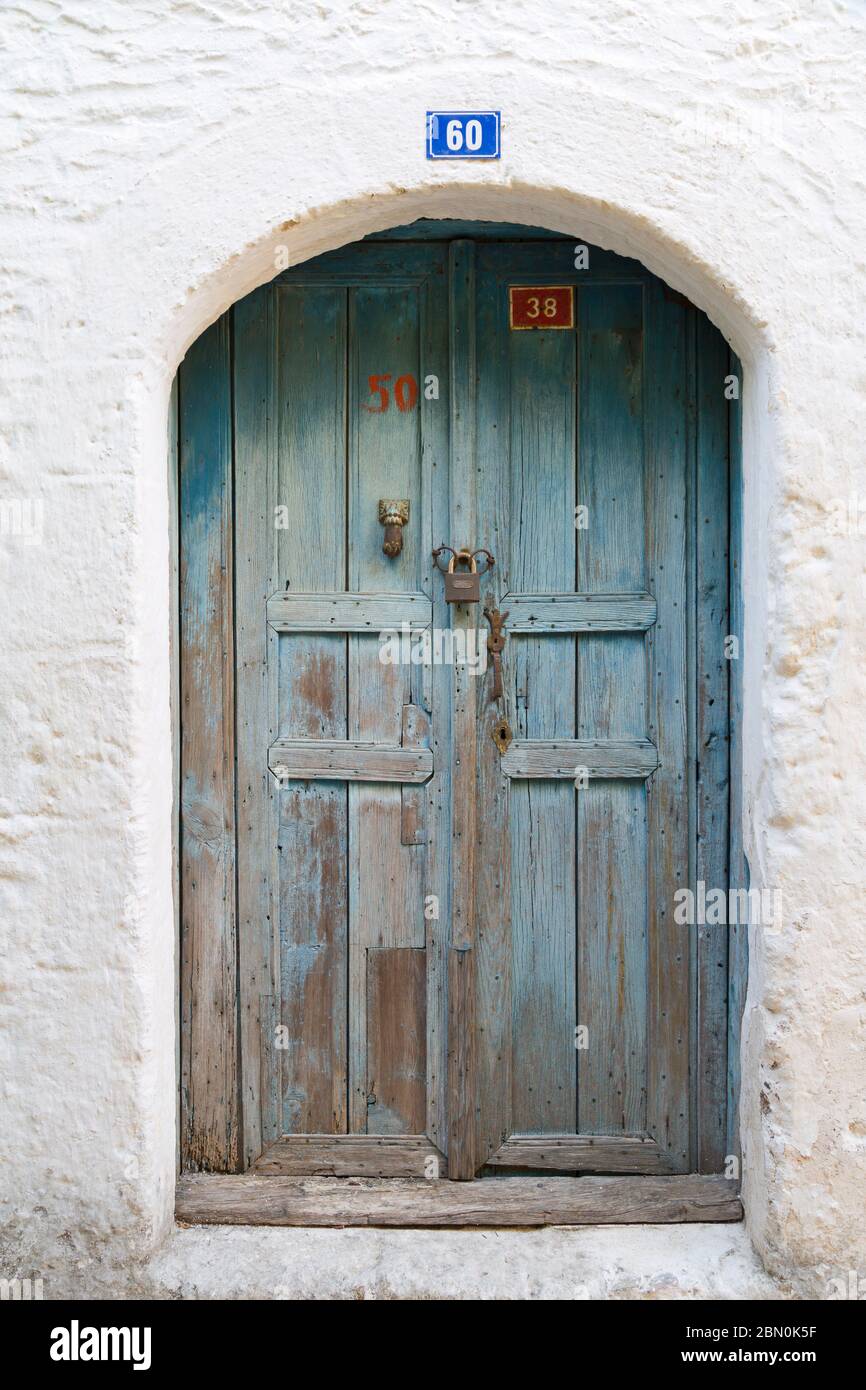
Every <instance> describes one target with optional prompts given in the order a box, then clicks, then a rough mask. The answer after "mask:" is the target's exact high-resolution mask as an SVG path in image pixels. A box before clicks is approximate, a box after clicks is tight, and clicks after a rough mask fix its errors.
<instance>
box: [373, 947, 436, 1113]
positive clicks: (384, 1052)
mask: <svg viewBox="0 0 866 1390" xmlns="http://www.w3.org/2000/svg"><path fill="white" fill-rule="evenodd" d="M426 965H427V953H426V950H425V949H424V948H423V947H413V946H403V947H397V948H395V949H375V948H374V949H371V950H368V952H367V1009H366V1012H367V1086H368V1096H369V1097H370V1099H368V1132H369V1133H370V1134H423V1133H424V1126H425V1124H426V1122H427V1047H426V1036H427V970H426Z"/></svg>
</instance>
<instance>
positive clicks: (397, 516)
mask: <svg viewBox="0 0 866 1390" xmlns="http://www.w3.org/2000/svg"><path fill="white" fill-rule="evenodd" d="M408 520H409V499H408V498H406V497H403V498H401V499H399V500H395V499H393V498H387V497H380V498H379V521H380V523H381V524H382V525H383V526H384V527H385V539H384V541H383V542H382V549H383V550H384V552H385V554H386V555H389V556H390V557H391V559H392V560H393V559H395V558H396V556H398V555H399V554H400V551H401V550H402V549H403V527H404V526H405V525H406V523H407V522H408Z"/></svg>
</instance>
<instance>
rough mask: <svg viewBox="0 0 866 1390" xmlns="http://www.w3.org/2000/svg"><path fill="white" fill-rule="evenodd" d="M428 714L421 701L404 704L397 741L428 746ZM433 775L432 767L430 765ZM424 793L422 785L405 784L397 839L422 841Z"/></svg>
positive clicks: (410, 842) (424, 838) (424, 835)
mask: <svg viewBox="0 0 866 1390" xmlns="http://www.w3.org/2000/svg"><path fill="white" fill-rule="evenodd" d="M430 737H431V728H430V716H429V714H428V713H427V711H426V710H425V709H423V708H422V706H421V705H404V706H403V731H402V736H401V739H400V742H401V744H402V746H403V747H404V748H426V749H429V747H430ZM431 776H432V767H431ZM427 796H428V793H427V792H426V791H425V790H423V789H422V788H421V787H417V786H411V785H409V784H406V785H404V786H403V787H402V788H401V791H400V843H401V845H425V844H427V842H428V833H427V815H426V812H427Z"/></svg>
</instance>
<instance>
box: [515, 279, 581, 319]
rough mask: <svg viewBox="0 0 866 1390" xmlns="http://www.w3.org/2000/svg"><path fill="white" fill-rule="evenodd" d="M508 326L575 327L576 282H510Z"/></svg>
mask: <svg viewBox="0 0 866 1390" xmlns="http://www.w3.org/2000/svg"><path fill="white" fill-rule="evenodd" d="M508 326H509V328H574V286H573V285H509V287H508Z"/></svg>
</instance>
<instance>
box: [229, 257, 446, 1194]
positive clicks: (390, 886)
mask: <svg viewBox="0 0 866 1390" xmlns="http://www.w3.org/2000/svg"><path fill="white" fill-rule="evenodd" d="M398 260H401V261H403V262H404V264H403V265H402V266H399V265H395V263H394V259H393V258H389V261H390V266H389V271H390V274H386V275H384V277H382V265H381V257H378V258H376V257H374V258H373V264H372V265H370V266H369V270H370V273H369V274H367V273H366V267H364V266H362V267H361V270H360V274H356V275H354V276H353V275H346V274H341V273H340V272H339V271H338V270H335V268H334V267H333V266H332V267H330V268H326V269H325V273H324V275H323V278H322V280H318V279H317V278H316V274H315V272H314V273H313V274H312V276H311V277H309V278H307V279H304V278H303V276H297V277H295V279H292V278H291V277H288V278H284V279H282V280H280V281H278V282H276V283H275V285H273V286H271V287H268V288H267V289H266V290H265V291H261V292H259V294H260V295H261V296H267V297H268V298H269V324H270V328H271V338H270V343H269V344H268V346H266V347H263V346H262V344H261V343H257V344H255V345H254V344H252V343H251V342H248V341H247V340H246V339H244V340H243V341H244V343H245V347H246V349H247V351H246V353H245V354H240V355H236V363H235V374H236V394H237V396H238V398H239V399H241V400H244V401H247V400H250V399H251V397H252V390H251V388H250V384H249V378H250V377H251V376H252V375H255V376H256V388H257V389H258V390H259V391H260V395H259V398H258V402H257V404H258V406H259V410H260V411H262V412H264V413H265V414H266V416H267V418H268V419H269V420H270V421H271V422H272V425H271V435H270V439H269V443H268V449H267V450H261V449H259V450H257V451H256V452H253V451H251V450H248V447H247V443H246V441H245V440H242V439H239V440H238V441H237V451H238V459H239V465H240V467H241V469H243V471H244V475H245V477H247V476H248V475H250V474H251V473H252V471H253V469H257V470H258V480H257V481H258V489H257V490H256V489H255V488H254V487H253V485H252V482H251V481H249V482H248V484H247V492H248V495H255V496H256V498H257V506H256V509H255V512H256V515H255V522H256V523H257V524H256V525H252V524H251V523H250V518H249V517H248V518H246V520H245V526H244V544H243V547H242V550H241V551H240V552H239V554H238V574H239V578H243V577H244V576H245V575H246V574H247V573H248V572H253V571H257V570H258V569H260V568H261V561H260V556H261V554H262V553H265V554H266V553H267V552H268V551H269V549H271V548H272V549H273V562H272V564H271V566H270V570H269V572H270V574H271V576H272V580H273V582H272V587H271V591H270V593H268V594H267V595H266V599H265V604H264V606H263V605H262V603H261V600H260V599H259V600H258V601H257V603H256V619H257V621H258V622H259V623H260V624H263V627H265V628H266V630H267V636H266V637H265V639H264V643H263V645H262V646H261V647H260V648H258V649H257V652H256V656H257V658H258V660H260V661H261V662H262V664H263V666H264V667H265V668H266V670H267V677H266V680H265V681H264V682H261V681H260V680H259V674H258V673H259V666H258V662H257V661H254V662H251V663H250V664H249V665H244V666H243V667H241V668H240V669H239V672H238V684H239V688H240V692H241V699H242V703H243V702H244V696H245V694H247V693H249V692H250V691H251V690H252V688H253V686H254V685H255V684H256V683H257V682H258V683H261V684H264V685H265V686H266V693H267V699H268V708H267V711H266V713H265V714H264V716H262V711H261V700H260V701H259V704H258V710H259V717H260V727H259V738H258V757H259V759H261V758H262V756H264V759H265V764H264V765H265V768H266V770H267V784H266V785H264V786H262V785H259V786H258V788H257V790H258V797H256V795H255V791H253V792H252V793H251V795H250V798H249V801H250V804H249V806H248V808H247V813H248V824H249V825H250V827H252V825H253V822H254V820H255V819H256V817H257V818H258V820H259V822H260V823H261V824H262V825H265V824H266V825H267V826H269V827H270V831H271V845H270V847H269V849H268V850H267V851H265V850H264V849H263V847H262V840H263V838H264V837H263V834H262V833H261V832H260V833H259V836H258V843H259V853H260V856H261V857H260V862H259V866H258V872H259V874H260V875H261V873H262V868H263V866H264V865H266V866H268V867H266V868H265V873H269V872H270V867H269V866H270V864H271V863H272V864H273V866H274V882H275V884H276V890H275V892H274V894H273V899H272V901H271V905H270V908H271V910H270V912H269V914H268V917H269V920H272V921H273V924H274V930H273V935H272V943H273V945H272V949H273V955H274V960H275V963H276V964H275V978H276V980H277V982H278V983H277V984H276V986H274V987H273V988H274V995H275V997H276V998H277V999H278V1001H279V1004H278V1007H277V1008H276V1009H271V1010H270V1011H269V1010H268V1007H267V1006H266V1005H265V1006H263V1008H262V1010H261V1013H262V1027H263V1028H267V1027H269V1026H270V1024H271V1023H272V1024H273V1028H274V1033H275V1035H276V1037H277V1038H278V1041H277V1043H276V1044H275V1046H273V1047H272V1048H270V1049H267V1050H266V1053H267V1057H266V1062H265V1075H264V1077H263V1081H262V1090H263V1092H268V1091H271V1090H272V1091H275V1092H276V1100H277V1113H278V1120H277V1128H276V1133H274V1131H273V1130H271V1131H270V1135H271V1137H272V1139H273V1140H278V1138H279V1136H280V1135H285V1136H291V1135H295V1136H310V1135H321V1136H323V1137H326V1136H328V1135H331V1136H340V1135H343V1136H346V1135H352V1134H355V1135H359V1136H361V1135H365V1134H377V1133H381V1134H383V1135H397V1134H410V1133H412V1132H413V1131H414V1132H416V1133H417V1132H420V1133H422V1134H423V1133H424V1131H425V1129H427V1128H429V1127H430V1126H429V1125H428V1118H429V1116H428V1111H430V1112H431V1113H432V1114H433V1116H434V1117H435V1119H436V1124H435V1125H434V1126H433V1130H434V1131H435V1132H437V1133H438V1130H440V1129H441V1125H442V1120H441V1100H440V1099H439V1097H438V1094H437V1093H436V1088H437V1086H439V1085H440V1077H441V1067H440V1066H437V1065H436V1064H435V1059H436V1057H437V1055H438V1052H439V1051H440V1050H441V1046H442V1043H441V1039H442V1036H443V1034H444V1027H443V1025H442V1023H441V1022H440V1021H439V1020H438V1019H434V1018H432V1017H431V1013H432V1012H433V1011H434V1010H438V1011H439V1013H440V1014H441V1012H442V1009H443V1007H444V997H443V991H442V989H441V987H439V986H438V984H437V983H436V982H435V980H436V974H437V967H436V964H435V963H434V964H432V965H431V966H430V972H429V973H430V975H431V976H432V977H433V979H432V981H428V971H427V966H428V963H429V962H430V961H433V960H434V958H435V956H436V951H437V950H439V949H441V948H440V947H439V945H438V942H437V943H435V944H434V948H433V949H432V950H428V945H429V943H428V939H427V936H428V932H427V922H426V920H425V915H424V901H425V893H426V892H427V891H433V890H434V889H435V888H436V887H437V886H438V887H439V888H440V890H441V887H442V884H441V879H442V874H441V872H440V871H439V870H438V869H437V868H436V862H438V857H439V856H440V854H441V849H440V845H441V838H440V839H438V840H437V843H436V845H435V848H434V846H433V845H432V844H431V843H428V836H427V833H426V830H427V821H428V817H427V815H426V814H425V813H426V810H427V805H428V802H429V801H430V800H431V799H432V798H435V795H436V791H437V789H438V784H437V783H436V778H435V775H434V753H433V750H432V747H431V742H432V740H431V731H430V720H431V715H432V713H433V706H434V699H433V697H434V689H433V680H432V678H431V676H430V674H429V672H428V673H426V674H424V673H422V674H421V676H420V677H419V673H418V671H417V668H415V667H412V666H409V665H405V664H397V665H394V664H385V663H383V662H382V661H381V660H380V654H379V641H378V636H379V633H380V631H381V630H382V629H383V628H387V627H389V626H391V625H392V624H399V623H401V622H403V621H408V622H409V623H410V624H411V625H412V627H413V628H418V627H420V626H426V625H429V623H430V621H431V617H432V605H431V599H430V597H429V592H430V587H431V586H430V577H431V576H430V552H431V550H432V547H433V540H432V521H433V515H434V509H435V507H438V506H441V502H440V500H439V493H440V492H441V485H439V484H437V485H436V486H434V484H433V483H432V481H431V479H430V477H429V473H430V469H431V466H432V462H433V459H432V457H431V451H432V450H434V449H435V448H436V447H437V445H438V442H439V439H440V438H441V430H440V431H439V433H438V434H437V430H438V422H437V421H436V420H435V418H431V416H430V414H429V412H426V411H423V410H422V405H421V392H420V385H421V377H420V373H421V369H422V358H423V359H425V361H426V365H427V366H428V367H429V368H430V369H431V370H436V371H437V372H438V374H439V375H440V377H441V378H442V379H443V380H445V379H446V378H447V373H446V372H445V370H444V363H443V362H442V360H441V346H442V343H443V342H444V338H443V326H440V325H442V314H441V309H440V314H439V316H438V319H439V322H438V323H436V322H435V321H434V316H433V315H431V313H430V304H429V301H430V298H431V295H432V293H433V290H432V285H431V278H430V277H431V273H432V272H433V271H434V270H435V267H436V264H437V263H439V264H441V252H437V251H436V250H435V249H428V250H425V252H424V254H423V256H422V257H420V258H419V256H418V255H417V254H415V248H407V249H406V253H405V255H401V256H400V257H398ZM419 262H421V263H419ZM357 269H358V268H357V266H356V271H357ZM407 271H408V273H407ZM419 271H423V272H424V273H419ZM395 272H397V273H395ZM436 289H437V291H438V293H439V295H440V296H441V297H443V302H444V283H442V282H440V283H439V284H438V285H437V286H436ZM261 358H265V359H266V360H267V363H268V370H267V372H264V371H261V372H258V373H256V372H255V370H254V369H255V367H256V365H257V362H258V360H259V359H261ZM371 376H375V377H377V378H379V380H380V382H381V384H382V385H384V386H385V390H386V392H387V396H385V395H384V394H383V393H381V392H376V391H372V392H371V389H370V380H369V379H370V377H371ZM386 407H387V408H386ZM441 476H442V480H443V484H444V485H445V486H446V487H447V470H441ZM380 497H389V498H391V497H394V498H402V497H406V498H408V499H409V500H410V507H411V512H410V523H409V525H408V526H407V527H406V528H405V530H404V548H403V553H402V554H401V555H400V557H399V558H398V559H396V560H395V559H393V558H389V557H386V556H385V555H384V554H383V552H382V527H381V524H380V522H379V517H378V502H379V498H380ZM249 597H251V595H250V596H249ZM245 606H246V608H248V607H249V602H248V600H245ZM245 619H246V621H247V622H251V621H252V617H251V615H250V613H249V612H246V613H245ZM263 620H264V621H263ZM259 766H260V767H261V763H260V764H259ZM406 782H409V783H414V784H415V785H414V786H412V785H410V786H403V785H401V784H404V783H406ZM428 782H432V783H433V784H434V787H433V789H432V792H427V790H426V786H425V784H426V783H428ZM422 798H423V799H422ZM266 802H267V803H268V804H267V806H266V805H265V803H266ZM433 818H434V819H435V815H434V817H433ZM431 885H432V886H431ZM437 930H438V925H437ZM428 996H429V997H428ZM431 1001H432V1004H433V1010H431V1008H430V1007H429V1004H430V1002H431ZM428 1029H429V1032H430V1035H431V1038H432V1040H433V1041H432V1046H431V1045H428V1038H427V1031H428ZM374 1097H375V1098H374ZM279 1142H282V1141H281V1140H280V1141H279ZM428 1147H429V1146H428ZM436 1151H437V1150H436V1149H435V1147H434V1152H436ZM312 1152H313V1151H311V1153H312ZM418 1152H421V1150H418V1151H417V1152H416V1151H415V1150H413V1151H412V1153H411V1154H410V1153H409V1152H408V1151H407V1159H406V1161H407V1163H408V1164H409V1167H410V1170H411V1171H416V1167H415V1165H416V1161H417V1156H418ZM353 1153H354V1154H355V1157H354V1158H353V1159H351V1160H347V1159H346V1158H345V1157H344V1158H343V1159H342V1160H341V1162H342V1164H343V1165H344V1166H345V1164H346V1162H347V1161H349V1162H359V1161H361V1159H359V1158H358V1151H357V1150H354V1151H353ZM314 1155H315V1157H316V1160H317V1161H318V1159H319V1158H320V1157H321V1154H320V1152H319V1151H318V1150H315V1151H314ZM298 1161H299V1160H298V1158H297V1155H295V1157H294V1158H293V1162H294V1163H297V1162H298ZM364 1161H366V1160H364ZM389 1162H390V1163H391V1165H392V1167H393V1164H394V1162H395V1159H394V1151H393V1149H391V1150H389Z"/></svg>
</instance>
